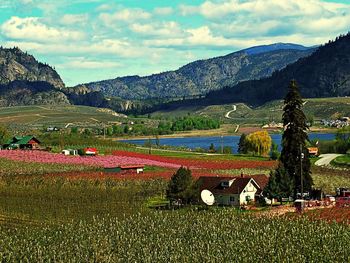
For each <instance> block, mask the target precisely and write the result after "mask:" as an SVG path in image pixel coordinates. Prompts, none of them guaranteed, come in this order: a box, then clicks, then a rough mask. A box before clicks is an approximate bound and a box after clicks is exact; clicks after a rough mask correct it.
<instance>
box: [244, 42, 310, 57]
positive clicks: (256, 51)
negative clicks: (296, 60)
mask: <svg viewBox="0 0 350 263" xmlns="http://www.w3.org/2000/svg"><path fill="white" fill-rule="evenodd" d="M285 49H287V50H302V51H305V50H309V49H310V47H305V46H302V45H298V44H292V43H275V44H271V45H262V46H256V47H251V48H247V49H244V50H243V51H245V52H246V53H247V54H248V55H254V54H260V53H266V52H271V51H276V50H285Z"/></svg>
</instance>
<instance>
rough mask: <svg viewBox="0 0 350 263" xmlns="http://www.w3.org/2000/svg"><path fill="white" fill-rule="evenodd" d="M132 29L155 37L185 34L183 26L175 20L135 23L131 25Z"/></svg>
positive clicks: (172, 36)
mask: <svg viewBox="0 0 350 263" xmlns="http://www.w3.org/2000/svg"><path fill="white" fill-rule="evenodd" d="M130 29H131V30H132V31H133V32H135V33H138V34H140V35H144V36H153V37H171V38H174V37H175V36H176V37H181V36H185V32H184V30H182V29H181V26H180V25H179V24H178V23H176V22H174V21H169V22H163V23H152V24H145V23H143V24H140V23H134V24H131V25H130Z"/></svg>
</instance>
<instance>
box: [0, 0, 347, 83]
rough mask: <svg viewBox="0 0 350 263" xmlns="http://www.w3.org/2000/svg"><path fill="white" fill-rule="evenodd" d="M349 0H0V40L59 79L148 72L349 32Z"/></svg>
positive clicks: (82, 80) (315, 41)
mask: <svg viewBox="0 0 350 263" xmlns="http://www.w3.org/2000/svg"><path fill="white" fill-rule="evenodd" d="M349 25H350V1H349V0H327V1H326V0H191V1H190V0H183V1H180V0H171V1H170V0H169V1H164V0H125V1H124V0H119V1H112V0H107V1H102V0H1V2H0V43H1V45H2V46H5V47H13V46H18V47H19V48H21V49H22V50H24V51H27V52H29V53H31V54H33V55H34V56H35V57H36V58H37V59H38V60H39V61H42V62H46V63H48V64H50V65H52V66H54V67H55V69H56V70H57V71H58V73H59V74H60V75H61V77H62V79H63V81H64V82H65V83H66V85H67V86H72V85H76V84H79V83H86V82H90V81H96V80H102V79H109V78H115V77H118V76H127V75H148V74H152V73H158V72H162V71H167V70H174V69H177V68H178V67H180V66H182V65H184V64H186V63H189V62H191V61H194V60H197V59H205V58H210V57H214V56H220V55H225V54H228V53H231V52H234V51H237V50H240V49H243V48H248V47H251V46H256V45H262V44H271V43H276V42H288V43H297V44H303V45H306V46H312V45H317V44H322V43H324V42H327V41H328V40H329V39H334V38H335V37H336V36H337V35H339V34H344V33H347V32H348V31H349Z"/></svg>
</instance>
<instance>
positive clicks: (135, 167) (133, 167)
mask: <svg viewBox="0 0 350 263" xmlns="http://www.w3.org/2000/svg"><path fill="white" fill-rule="evenodd" d="M119 167H120V169H121V171H122V172H123V171H130V172H136V173H137V174H139V173H143V169H144V167H145V166H144V165H142V164H128V165H121V166H119Z"/></svg>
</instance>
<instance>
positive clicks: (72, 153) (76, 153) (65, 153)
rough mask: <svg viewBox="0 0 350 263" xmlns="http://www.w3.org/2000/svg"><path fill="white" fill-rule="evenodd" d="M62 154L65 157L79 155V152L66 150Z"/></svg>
mask: <svg viewBox="0 0 350 263" xmlns="http://www.w3.org/2000/svg"><path fill="white" fill-rule="evenodd" d="M62 154H64V155H78V150H74V149H64V150H62Z"/></svg>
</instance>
